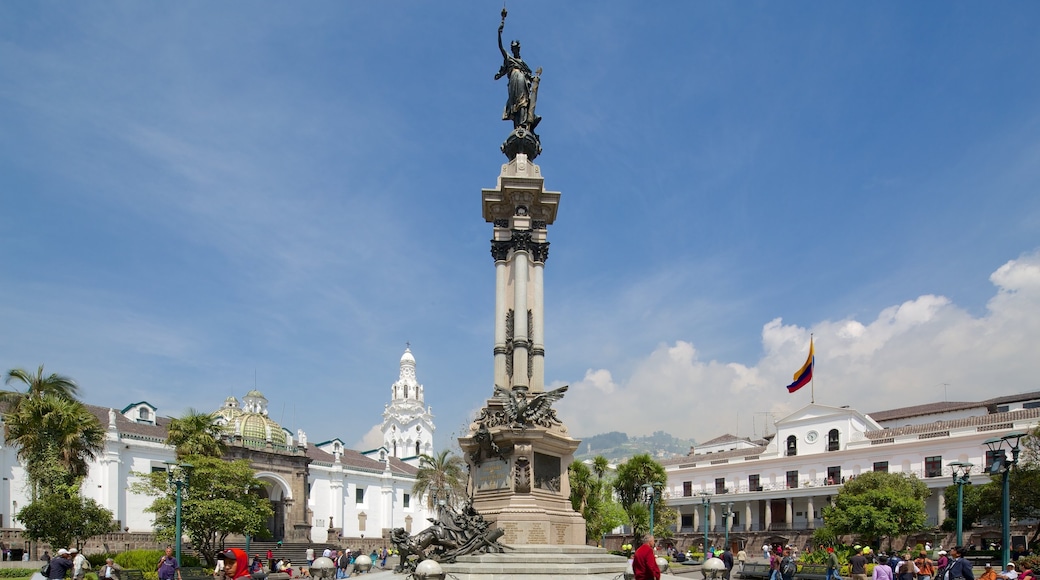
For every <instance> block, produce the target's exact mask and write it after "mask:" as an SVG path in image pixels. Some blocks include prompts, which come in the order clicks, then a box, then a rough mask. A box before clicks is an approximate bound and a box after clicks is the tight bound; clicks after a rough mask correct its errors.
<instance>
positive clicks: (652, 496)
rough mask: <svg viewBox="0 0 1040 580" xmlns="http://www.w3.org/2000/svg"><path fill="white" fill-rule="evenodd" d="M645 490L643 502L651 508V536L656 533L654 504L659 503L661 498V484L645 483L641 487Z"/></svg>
mask: <svg viewBox="0 0 1040 580" xmlns="http://www.w3.org/2000/svg"><path fill="white" fill-rule="evenodd" d="M641 488H642V490H643V502H645V503H646V504H647V505H648V506H650V534H651V535H653V533H654V504H655V503H657V500H658V498H660V497H661V483H660V482H657V481H655V482H653V483H644V484H643V485H642V486H641Z"/></svg>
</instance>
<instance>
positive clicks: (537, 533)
mask: <svg viewBox="0 0 1040 580" xmlns="http://www.w3.org/2000/svg"><path fill="white" fill-rule="evenodd" d="M527 543H528V544H548V543H549V538H548V536H547V535H546V533H545V527H544V526H543V525H542V524H541V523H538V522H534V523H532V524H531V527H530V528H528V530H527Z"/></svg>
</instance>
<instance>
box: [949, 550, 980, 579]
mask: <svg viewBox="0 0 1040 580" xmlns="http://www.w3.org/2000/svg"><path fill="white" fill-rule="evenodd" d="M950 556H951V559H952V560H953V561H952V562H951V563H950V573H949V578H950V580H961V579H964V580H975V574H974V573H973V572H972V570H971V562H969V561H967V560H965V559H964V548H963V547H962V546H955V547H953V548H950Z"/></svg>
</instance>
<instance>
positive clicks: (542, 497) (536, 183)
mask: <svg viewBox="0 0 1040 580" xmlns="http://www.w3.org/2000/svg"><path fill="white" fill-rule="evenodd" d="M506 14H507V12H506V10H505V9H504V8H503V9H502V22H501V24H499V27H498V49H499V52H500V53H501V54H502V61H503V62H502V66H501V68H500V69H499V71H498V74H497V75H495V79H496V80H498V79H500V78H503V77H505V78H507V79H508V88H507V99H506V105H505V108H504V110H503V113H502V120H503V121H511V122H512V124H513V128H512V131H511V132H510V133H509V135H508V136H507V137H506V140H505V142H504V143H502V147H501V149H502V152H503V153H504V154H505V155H506V157H507V158H508V162H507V163H505V164H504V165H502V168H501V171H500V173H499V176H498V183H497V185H496V186H495V188H494V189H484V190H483V191H482V193H481V196H482V202H483V217H484V220H485V221H486V222H488V223H490V224H492V227H493V229H492V231H493V234H492V239H491V257H492V258H493V259H494V263H495V328H494V348H493V351H492V352H493V355H494V391H493V393H492V396H491V398H489V399H487V401H486V403H485V405H484V406H483V408H481V410H480V411H479V414H478V416H477V417H476V419H475V420H474V421H473V423H472V424H471V425H470V429H469V432H468V433H467V435H466V436H465V437H461V438H459V446H460V447H461V448H462V451H463V453H464V454H465V459H466V463H467V465H468V467H469V474H470V477H469V489H468V492H469V497H470V503H469V504H468V505H467V506H466V507H465V509H464V510H463V511H461V512H456V511H454V510H451V509H443V510H440V511H439V512H438V517H437V518H436V519H433V518H431V522H432V524H433V525H432V526H431V527H430V528H429V529H428V530H427V531H425V532H424V533H422V534H418V535H416V536H408V535H407V534H406V533H404V530H395V531H394V537H393V543H394V545H395V546H396V547H398V549H399V550H401V554H402V562H403V570H402V571H409V572H411V573H412V575H413V576H414V577H416V578H435V577H436V578H443V577H444V576H445V573H446V574H447V575H448V576H450V577H452V578H456V579H458V580H490V579H498V578H511V579H517V580H534V579H546V580H547V579H549V578H583V579H603V580H606V579H611V580H613V579H615V578H618V577H620V576H621V575H623V574H624V572H625V569H626V565H627V560H626V559H625V558H622V557H619V556H613V555H611V554H608V553H607V552H606V551H605V550H603V549H602V548H596V547H592V546H588V545H586V542H585V520H584V519H582V517H581V515H580V514H579V513H577V512H576V511H574V509H573V508H572V507H571V502H570V481H569V480H568V477H567V467H568V466H569V465H570V464H571V462H572V461H573V460H574V451H575V450H576V449H577V448H578V445H579V444H580V443H581V442H580V441H578V440H577V439H574V438H573V437H571V436H570V435H568V433H567V428H566V427H565V426H564V424H563V422H562V421H561V420H560V419H559V417H557V415H556V411H555V410H553V408H552V405H553V403H555V402H556V401H559V400H560V399H562V398H563V397H564V395H565V394H566V392H567V387H560V388H557V389H553V390H549V391H546V389H545V307H544V291H543V280H544V272H545V263H546V261H547V259H548V257H549V242H548V237H547V235H548V227H549V226H550V225H552V224H553V222H555V221H556V212H557V208H558V206H559V203H560V193H559V192H557V191H547V190H546V189H545V183H544V180H543V179H542V174H541V170H540V169H539V167H538V166H537V165H535V164H534V163H533V162H532V161H533V160H534V158H535V157H537V156H538V155H539V154H541V151H542V147H541V139H540V138H539V136H538V134H537V133H535V128H536V127H537V126H538V123H539V122H540V121H541V117H539V116H538V115H536V114H535V106H536V105H537V102H538V85H539V82H540V75H541V69H540V68H539V69H537V70H536V71H534V72H532V71H531V69H530V67H529V66H527V64H526V63H525V62H524V61H523V59H522V58H521V57H520V43H519V42H518V41H515V40H514V41H513V42H512V44H511V45H510V53H507V52H506V50H505V47H504V46H503V44H502V33H503V31H504V30H505V20H506ZM434 561H435V562H436V563H435V562H434ZM434 570H436V571H434Z"/></svg>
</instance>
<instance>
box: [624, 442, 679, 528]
mask: <svg viewBox="0 0 1040 580" xmlns="http://www.w3.org/2000/svg"><path fill="white" fill-rule="evenodd" d="M667 481H668V477H667V475H666V474H665V471H664V467H663V466H662V465H661V464H660V463H658V462H656V461H654V460H653V458H652V457H650V455H649V454H647V453H643V454H640V455H635V456H633V457H632V458H631V459H629V460H628V461H626V462H624V463H622V464H621V465H618V468H617V476H616V477H615V478H614V483H613V486H614V492H615V493H616V494H617V498H618V502H619V503H620V504H621V507H623V508H624V509H625V512H626V513H627V514H628V520H629V523H630V524H631V525H632V530H633V532H635V534H636V535H640V534H642V533H645V532H646V531H647V528H649V524H650V522H649V518H650V513H649V510H647V509H646V505H645V503H644V490H643V486H644V485H646V484H648V483H650V484H656V485H657V486H658V488H659V489H663V488H664V486H665V484H666V482H667ZM641 506H642V507H641ZM676 517H677V516H676V514H675V510H671V509H669V508H668V507H666V506H665V504H664V497H663V496H661V495H660V494H658V495H656V496H655V499H654V530H653V531H654V535H655V536H660V537H668V536H670V535H671V530H670V526H671V525H674V523H675V518H676Z"/></svg>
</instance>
